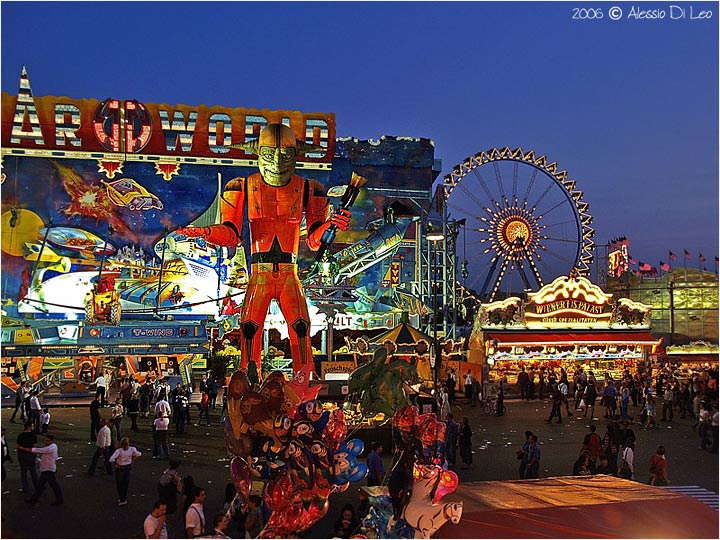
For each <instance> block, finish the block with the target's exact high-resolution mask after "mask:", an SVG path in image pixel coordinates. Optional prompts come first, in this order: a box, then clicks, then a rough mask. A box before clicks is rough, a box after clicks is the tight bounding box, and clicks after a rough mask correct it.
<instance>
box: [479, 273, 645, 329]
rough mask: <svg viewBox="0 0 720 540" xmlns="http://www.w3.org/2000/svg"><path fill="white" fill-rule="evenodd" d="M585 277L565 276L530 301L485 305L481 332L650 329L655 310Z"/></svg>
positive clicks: (481, 313) (481, 309)
mask: <svg viewBox="0 0 720 540" xmlns="http://www.w3.org/2000/svg"><path fill="white" fill-rule="evenodd" d="M611 298H612V294H607V293H605V292H603V290H602V289H601V288H600V287H598V286H597V285H594V284H593V283H591V282H590V281H589V280H588V279H586V278H584V277H564V276H561V277H559V278H557V279H555V281H553V282H552V283H550V284H548V285H545V286H544V287H542V288H541V289H540V290H539V291H538V292H536V293H530V294H528V301H523V300H522V299H521V298H518V297H516V296H512V297H510V298H506V299H504V300H500V301H497V302H492V303H490V304H482V305H481V306H480V314H479V318H478V322H479V326H480V327H481V328H493V327H494V328H497V327H502V328H514V327H517V328H520V327H522V328H620V327H624V328H649V327H650V311H651V306H648V305H645V304H641V303H639V302H633V301H632V300H629V299H627V298H619V299H618V300H617V301H616V302H611Z"/></svg>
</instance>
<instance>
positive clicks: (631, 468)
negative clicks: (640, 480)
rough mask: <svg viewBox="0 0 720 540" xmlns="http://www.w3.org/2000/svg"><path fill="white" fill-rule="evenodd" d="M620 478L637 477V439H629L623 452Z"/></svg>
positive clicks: (629, 478) (632, 478) (630, 478)
mask: <svg viewBox="0 0 720 540" xmlns="http://www.w3.org/2000/svg"><path fill="white" fill-rule="evenodd" d="M620 478H624V479H626V480H634V479H635V439H628V441H627V444H626V445H625V449H624V450H623V454H622V464H621V466H620Z"/></svg>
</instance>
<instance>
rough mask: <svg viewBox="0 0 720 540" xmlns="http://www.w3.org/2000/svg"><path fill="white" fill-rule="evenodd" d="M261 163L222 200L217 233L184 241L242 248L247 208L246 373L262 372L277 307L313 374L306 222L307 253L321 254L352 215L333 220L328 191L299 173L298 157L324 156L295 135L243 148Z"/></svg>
mask: <svg viewBox="0 0 720 540" xmlns="http://www.w3.org/2000/svg"><path fill="white" fill-rule="evenodd" d="M237 146H239V147H242V148H243V149H245V150H248V151H251V152H253V153H255V154H257V155H258V166H259V168H260V172H259V173H255V174H253V175H251V176H250V177H248V178H247V179H245V178H234V179H232V180H230V181H229V182H228V184H227V185H226V186H225V190H224V192H223V195H222V198H221V207H220V208H221V210H220V211H221V220H222V223H221V224H219V225H211V226H210V227H185V228H182V229H180V230H178V232H179V233H181V234H185V235H186V236H191V237H202V238H205V239H206V240H207V241H208V242H211V243H213V244H215V245H219V246H230V247H235V246H237V245H239V244H240V241H241V238H240V231H241V230H242V224H243V212H244V211H245V202H247V218H248V221H249V223H250V251H251V253H252V256H251V273H250V281H249V283H248V288H247V293H246V295H245V302H244V304H243V307H242V314H241V316H240V319H241V320H240V329H241V332H242V335H243V339H242V342H241V346H240V352H241V364H240V367H241V368H244V369H247V365H248V360H249V359H252V360H253V361H255V362H256V364H257V366H258V373H260V372H261V370H260V351H261V347H262V330H263V325H264V323H265V317H266V315H267V311H268V307H269V306H270V301H271V300H272V299H273V298H274V299H276V300H277V301H278V303H279V305H280V309H281V311H282V313H283V316H284V317H285V320H286V321H287V324H288V331H289V334H290V348H291V352H292V358H293V370H294V371H295V372H297V371H303V372H305V373H307V374H309V372H311V371H313V362H312V347H311V344H310V316H309V315H308V308H307V301H306V299H305V294H304V292H303V289H302V286H301V285H300V280H299V279H298V274H297V255H298V247H299V242H300V222H301V221H302V218H303V211H304V212H305V222H306V225H307V238H306V243H307V246H308V247H309V248H310V249H311V250H313V251H316V250H317V249H318V247H320V244H321V238H322V236H323V233H324V232H325V231H326V230H327V229H329V228H330V227H331V226H334V227H337V228H338V229H340V230H343V231H344V230H347V228H348V225H349V223H350V212H349V211H347V210H340V211H338V212H336V213H334V214H333V215H332V216H329V215H328V214H329V209H330V208H329V202H328V198H327V196H326V195H325V190H324V188H323V186H322V185H321V184H320V183H319V182H316V181H315V180H305V179H303V178H302V177H300V176H297V175H295V174H293V173H294V171H295V162H296V160H297V156H298V154H304V153H307V152H311V151H317V148H316V147H314V146H311V145H308V144H306V143H305V142H304V141H297V140H296V138H295V134H294V133H293V131H292V130H291V129H290V128H289V127H287V126H284V125H282V124H269V125H268V126H266V127H265V128H264V129H263V130H262V131H261V132H260V138H259V139H258V140H256V141H251V142H249V143H244V144H242V145H237Z"/></svg>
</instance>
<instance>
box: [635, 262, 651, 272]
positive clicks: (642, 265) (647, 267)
mask: <svg viewBox="0 0 720 540" xmlns="http://www.w3.org/2000/svg"><path fill="white" fill-rule="evenodd" d="M638 270H640V271H641V272H649V271H650V270H652V266H651V265H650V264H648V263H644V262H640V264H639V265H638Z"/></svg>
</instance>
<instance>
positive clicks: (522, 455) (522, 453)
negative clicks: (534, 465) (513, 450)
mask: <svg viewBox="0 0 720 540" xmlns="http://www.w3.org/2000/svg"><path fill="white" fill-rule="evenodd" d="M532 434H533V432H532V431H526V432H525V442H524V443H523V445H522V448H521V449H520V450H518V451H517V458H518V459H519V460H520V470H519V475H520V480H523V479H524V478H525V473H526V469H527V464H528V461H529V459H528V453H529V450H530V436H531V435H532Z"/></svg>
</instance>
